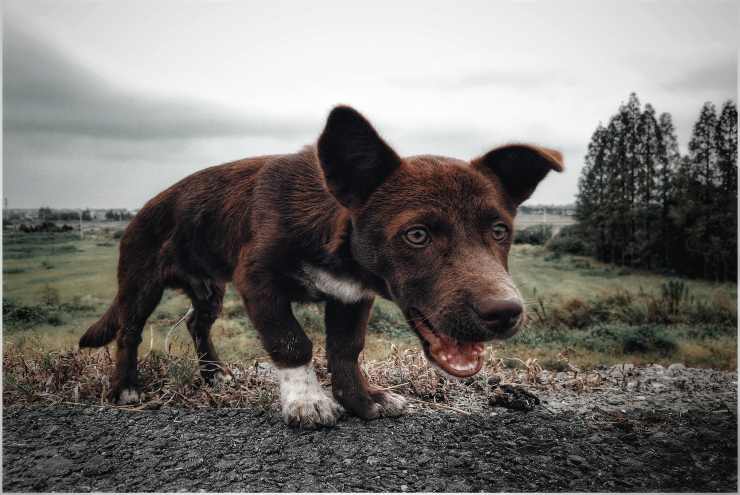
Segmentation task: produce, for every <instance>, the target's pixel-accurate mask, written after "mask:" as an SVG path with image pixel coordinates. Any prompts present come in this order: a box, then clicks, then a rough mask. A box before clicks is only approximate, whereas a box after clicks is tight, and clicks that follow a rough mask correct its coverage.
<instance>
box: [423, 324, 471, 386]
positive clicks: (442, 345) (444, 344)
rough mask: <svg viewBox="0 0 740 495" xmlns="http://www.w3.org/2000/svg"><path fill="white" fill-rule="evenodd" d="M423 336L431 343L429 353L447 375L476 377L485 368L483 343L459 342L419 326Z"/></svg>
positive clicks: (424, 326)
mask: <svg viewBox="0 0 740 495" xmlns="http://www.w3.org/2000/svg"><path fill="white" fill-rule="evenodd" d="M417 328H418V330H419V333H421V336H422V337H423V338H424V340H426V341H427V342H428V343H429V353H430V354H431V355H432V357H433V358H434V360H435V361H436V363H437V364H438V365H439V366H440V367H441V368H442V369H443V370H445V371H446V372H447V373H449V374H451V375H454V376H457V377H459V378H465V377H468V376H472V375H475V374H476V373H478V371H480V369H481V367H482V366H483V351H484V349H485V348H484V345H483V343H482V342H458V341H457V340H455V339H453V338H452V337H449V336H447V335H443V334H441V333H436V332H434V331H433V330H431V329H429V328H427V326H426V325H424V324H423V323H422V324H419V325H417Z"/></svg>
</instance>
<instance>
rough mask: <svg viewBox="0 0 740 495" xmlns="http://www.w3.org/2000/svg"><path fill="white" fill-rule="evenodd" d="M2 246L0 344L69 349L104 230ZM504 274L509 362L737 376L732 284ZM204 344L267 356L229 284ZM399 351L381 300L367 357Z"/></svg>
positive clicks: (523, 250) (87, 317) (175, 314)
mask: <svg viewBox="0 0 740 495" xmlns="http://www.w3.org/2000/svg"><path fill="white" fill-rule="evenodd" d="M3 248H4V253H3V258H4V259H3V300H4V303H3V322H4V332H3V342H4V344H5V345H6V347H7V346H12V347H13V348H14V349H17V350H20V351H23V350H24V349H28V350H29V351H31V350H35V351H49V350H70V349H74V348H75V347H76V344H77V340H78V338H79V336H80V335H82V333H83V332H84V331H85V329H86V328H87V326H88V325H89V324H91V323H92V322H94V321H95V320H96V319H97V317H98V316H99V315H100V314H101V313H102V312H103V311H104V310H105V308H106V307H107V306H108V304H109V303H110V301H111V300H112V298H113V296H114V295H115V290H116V277H115V273H116V263H117V257H118V243H117V241H116V240H114V239H113V237H112V235H111V233H110V232H108V233H106V232H98V233H97V234H95V235H93V236H92V237H88V238H86V239H85V240H83V241H80V240H79V235H78V234H45V233H35V234H21V233H17V232H12V231H6V232H5V233H4V237H3ZM510 266H511V272H512V274H513V276H514V279H515V280H516V282H517V284H518V286H519V288H520V290H521V291H522V294H523V295H524V297H525V298H526V301H527V306H528V315H529V318H530V324H529V326H528V328H526V329H524V330H523V331H522V332H520V333H519V335H517V336H516V337H514V338H513V339H510V340H509V341H506V342H503V343H495V344H492V346H493V348H494V349H493V352H494V353H495V355H496V356H498V357H501V358H503V359H505V360H506V362H507V363H509V364H510V365H512V366H518V365H523V363H525V362H527V360H528V359H537V360H538V363H540V364H541V365H543V366H545V367H547V368H554V369H569V366H579V367H581V368H588V367H592V366H596V365H601V364H612V363H618V362H633V363H636V364H637V363H646V362H658V363H663V364H669V363H672V362H677V361H680V362H684V363H685V364H686V365H688V366H704V367H718V368H724V369H736V362H737V355H736V354H737V353H736V347H737V345H736V342H737V337H736V320H737V304H736V300H737V286H736V285H735V284H715V283H710V282H705V281H697V280H678V279H668V278H666V277H663V276H660V275H656V274H652V273H644V272H636V271H629V270H625V269H622V268H620V267H614V266H608V265H604V264H602V263H598V262H596V261H594V260H592V259H588V258H583V257H572V256H563V257H557V256H554V255H552V254H551V253H549V252H548V251H547V250H546V249H545V248H543V247H534V246H528V245H520V246H514V248H513V250H512V253H511V259H510ZM669 282H670V283H669ZM188 306H189V302H188V300H187V298H185V297H184V296H183V295H181V294H178V293H176V292H172V291H168V292H166V293H165V295H164V297H163V300H162V303H161V304H160V306H159V307H158V308H157V310H156V311H155V312H154V314H153V315H152V317H151V318H150V321H149V323H148V324H147V327H146V329H145V333H144V340H143V343H142V348H141V352H142V353H146V352H148V351H149V350H150V349H154V350H159V351H161V350H163V346H164V343H165V338H166V335H167V333H168V331H169V330H170V329H171V327H172V325H173V324H174V323H175V322H176V321H177V320H179V319H180V317H181V316H182V315H183V314H184V313H185V312H186V311H187V309H188ZM295 311H296V316H297V317H298V319H299V321H301V323H302V324H303V325H304V328H306V330H307V332H308V333H309V335H310V336H311V337H312V340H313V341H314V343H315V345H318V346H322V345H323V316H322V314H323V312H322V310H321V308H320V307H318V306H316V305H302V306H298V307H296V308H295ZM213 340H214V343H215V345H216V347H217V348H218V349H219V350H220V353H221V355H222V358H224V359H225V360H227V361H230V362H237V361H238V362H242V363H249V362H252V360H254V359H262V358H265V357H266V356H265V355H264V351H263V350H262V348H261V346H260V344H259V341H258V339H257V336H256V333H255V331H254V329H253V328H252V326H251V324H250V323H249V321H248V320H247V318H246V316H245V314H244V311H243V310H242V308H241V302H240V300H239V298H238V296H237V295H236V294H235V293H234V291H233V289H232V288H229V290H228V292H227V295H226V300H225V305H224V312H223V314H222V317H221V318H220V319H219V320H218V321H217V322H216V323H215V325H214V330H213ZM170 342H171V343H172V345H171V349H170V350H171V352H173V353H180V354H182V353H186V354H187V353H193V351H192V349H191V348H192V345H191V344H190V337H189V335H188V333H187V330H186V328H185V326H184V325H181V326H180V327H178V328H177V329H176V330H174V331H173V332H172V333H171V336H170ZM406 348H418V342H417V340H416V337H414V336H413V335H412V334H411V332H410V330H408V329H407V328H406V324H405V323H404V322H403V319H402V317H401V315H400V313H399V312H398V310H397V309H396V308H395V307H394V306H393V305H392V304H391V303H389V302H386V301H378V302H377V303H376V306H375V308H374V312H373V318H372V319H371V324H370V332H369V335H368V344H367V347H366V351H365V358H366V359H367V360H373V359H384V358H386V357H388V356H389V355H390V354H391V353H392V352H393V351H394V350H398V349H401V350H403V349H406ZM530 362H531V361H530Z"/></svg>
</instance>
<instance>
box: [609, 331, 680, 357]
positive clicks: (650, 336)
mask: <svg viewBox="0 0 740 495" xmlns="http://www.w3.org/2000/svg"><path fill="white" fill-rule="evenodd" d="M677 348H678V344H676V340H675V338H674V337H673V336H671V335H669V334H668V333H667V332H666V331H665V329H664V328H662V327H654V326H639V327H627V329H626V330H625V332H624V334H623V336H622V350H623V352H624V353H625V354H635V353H650V354H658V355H661V356H668V355H670V354H673V353H674V352H675V351H676V349H677Z"/></svg>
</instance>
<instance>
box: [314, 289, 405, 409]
mask: <svg viewBox="0 0 740 495" xmlns="http://www.w3.org/2000/svg"><path fill="white" fill-rule="evenodd" d="M372 306H373V300H372V299H364V300H361V301H359V302H356V303H350V304H345V303H342V302H340V301H336V300H330V301H328V302H327V303H326V314H325V319H326V349H327V354H328V359H329V370H330V371H331V383H332V389H333V392H334V397H336V398H337V400H338V401H339V403H340V404H342V405H343V406H344V408H345V409H347V410H348V411H350V412H352V413H353V414H356V415H357V416H359V417H361V418H364V419H373V418H378V417H380V416H399V415H401V414H403V412H404V410H405V409H406V399H404V398H403V397H401V396H400V395H398V394H394V393H392V392H388V391H384V390H379V389H374V388H372V387H370V386H368V383H367V379H366V378H365V375H364V373H363V372H362V370H361V369H360V365H359V363H358V358H359V356H360V352H362V349H363V348H364V347H365V332H366V331H367V322H368V320H369V318H370V310H371V309H372Z"/></svg>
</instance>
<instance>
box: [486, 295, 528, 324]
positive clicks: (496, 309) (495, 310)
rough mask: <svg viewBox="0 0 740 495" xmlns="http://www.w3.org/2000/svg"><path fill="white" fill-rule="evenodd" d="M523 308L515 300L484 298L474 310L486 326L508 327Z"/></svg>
mask: <svg viewBox="0 0 740 495" xmlns="http://www.w3.org/2000/svg"><path fill="white" fill-rule="evenodd" d="M523 309H524V308H522V303H521V302H519V301H517V300H516V299H497V298H495V297H486V298H484V299H481V300H480V301H479V302H478V305H477V306H476V308H475V310H476V312H477V313H478V316H479V317H480V319H481V320H483V322H484V323H486V324H487V325H496V326H498V327H502V328H504V327H509V326H511V325H513V324H514V322H515V321H516V319H517V318H519V315H521V314H522V311H523Z"/></svg>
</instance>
